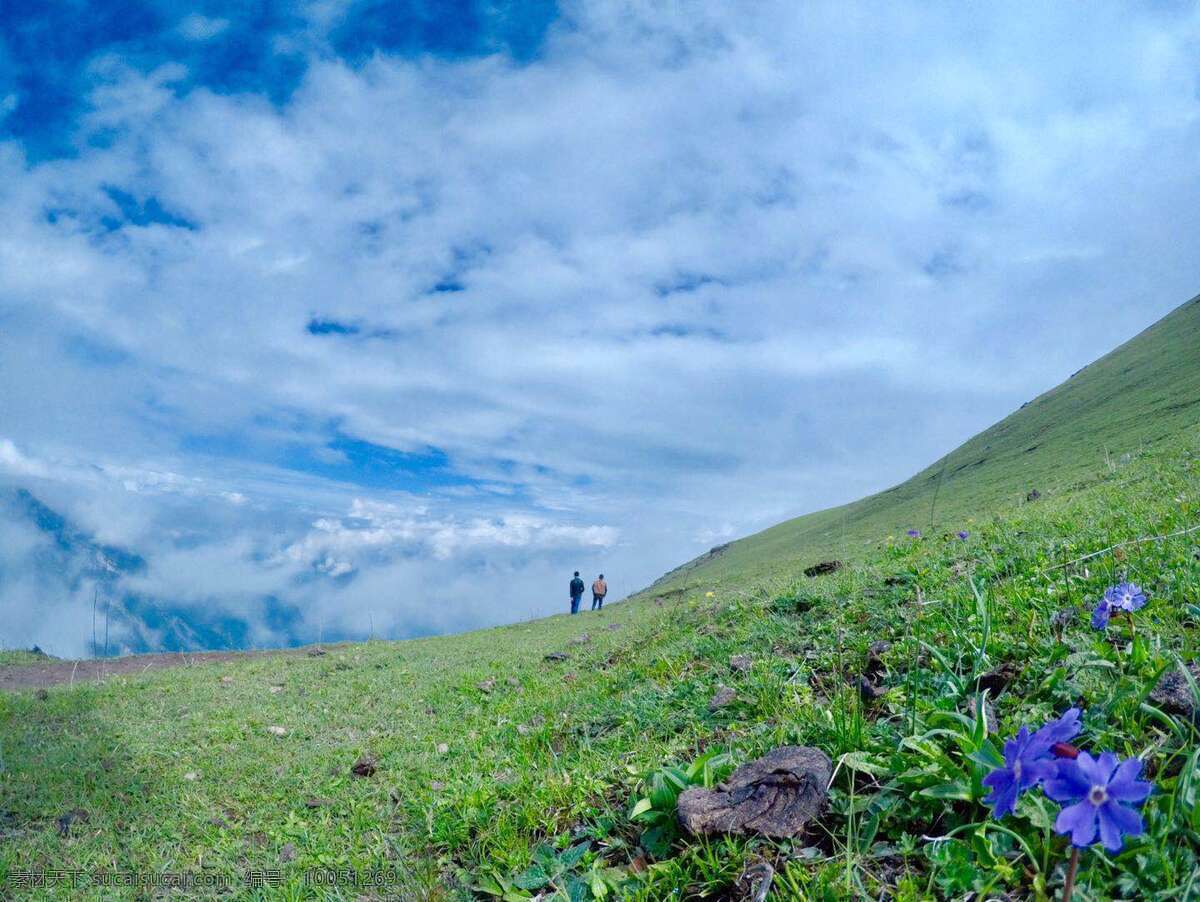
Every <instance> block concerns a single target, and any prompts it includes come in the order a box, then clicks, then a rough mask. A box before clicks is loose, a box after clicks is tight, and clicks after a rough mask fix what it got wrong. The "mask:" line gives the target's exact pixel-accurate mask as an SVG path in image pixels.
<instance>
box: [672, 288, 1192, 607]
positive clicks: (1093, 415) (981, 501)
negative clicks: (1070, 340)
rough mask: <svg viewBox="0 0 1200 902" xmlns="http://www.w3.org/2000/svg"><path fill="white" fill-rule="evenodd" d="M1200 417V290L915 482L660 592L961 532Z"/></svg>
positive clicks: (744, 550) (771, 537) (780, 533)
mask: <svg viewBox="0 0 1200 902" xmlns="http://www.w3.org/2000/svg"><path fill="white" fill-rule="evenodd" d="M1197 423H1200V298H1195V299H1193V300H1191V301H1189V302H1188V303H1186V304H1184V305H1183V306H1182V307H1180V308H1178V309H1177V310H1175V311H1174V312H1173V313H1171V314H1170V315H1169V316H1167V317H1165V318H1164V319H1162V320H1160V321H1159V322H1158V323H1156V324H1155V325H1154V326H1152V327H1150V328H1149V329H1147V330H1146V331H1145V332H1143V333H1142V334H1140V335H1138V336H1137V337H1136V338H1133V339H1132V340H1130V341H1128V342H1126V343H1125V344H1123V345H1122V346H1121V347H1119V348H1117V349H1116V350H1115V351H1113V352H1112V353H1110V354H1107V355H1106V356H1104V357H1102V358H1100V359H1099V360H1097V361H1096V362H1095V363H1093V364H1091V365H1090V366H1087V367H1085V368H1084V369H1082V370H1080V371H1079V372H1078V373H1076V374H1075V375H1073V376H1072V377H1071V378H1070V379H1068V380H1067V381H1066V382H1064V383H1063V384H1062V385H1060V386H1058V387H1057V388H1055V389H1052V390H1051V391H1048V392H1046V393H1045V394H1043V395H1041V396H1039V397H1038V398H1036V399H1034V400H1033V401H1031V402H1029V403H1028V404H1026V405H1023V406H1022V407H1021V409H1020V410H1018V411H1017V412H1016V413H1013V414H1012V415H1010V416H1008V417H1006V418H1005V419H1003V420H1001V421H1000V422H999V423H997V424H996V425H995V426H992V427H991V428H990V429H987V430H985V431H983V432H981V433H979V435H977V436H975V437H974V438H972V439H971V440H970V441H968V442H966V443H965V444H963V445H961V446H960V447H958V448H956V449H955V450H953V451H951V452H950V453H949V454H948V455H947V456H946V457H945V458H943V459H942V460H939V461H935V462H934V463H933V464H932V465H931V466H929V467H927V468H926V469H924V470H922V471H921V472H920V473H918V474H917V475H916V476H914V477H912V478H911V479H909V480H908V481H907V482H904V483H901V484H900V485H898V486H895V487H894V488H891V489H888V490H887V491H884V492H880V493H879V494H877V495H871V496H870V497H868V498H863V499H862V500H860V501H855V502H853V503H852V504H847V505H844V506H842V507H835V508H830V509H829V510H823V511H819V512H817V513H813V514H808V515H807V516H803V517H797V518H796V519H794V520H788V521H786V522H784V523H780V524H779V525H777V526H773V527H771V528H770V529H767V530H764V531H763V532H760V533H758V534H757V535H753V536H749V537H748V538H745V539H742V540H740V541H737V542H733V543H732V544H730V545H729V546H727V547H726V548H725V549H724V550H723V551H722V552H721V553H720V554H719V555H715V556H712V557H709V556H707V555H706V556H704V557H702V558H699V559H697V560H696V561H694V562H692V563H691V564H688V565H685V566H684V567H682V568H680V569H679V570H676V571H673V572H672V573H669V574H667V576H665V577H664V578H663V579H662V580H660V581H659V583H658V584H656V586H655V588H656V589H660V590H669V589H672V588H679V587H681V586H686V585H690V584H697V585H698V584H701V583H712V582H713V581H714V580H715V581H722V580H725V579H729V578H733V579H741V578H743V577H744V576H745V575H746V574H747V573H752V572H753V573H761V572H764V571H773V572H777V573H786V572H788V571H789V570H791V569H794V567H795V565H796V564H797V563H806V564H811V563H814V562H815V561H816V560H818V559H820V558H821V557H828V556H833V555H840V554H850V555H856V554H861V552H862V548H863V546H864V545H869V544H873V543H876V542H878V541H879V540H880V539H881V538H883V537H885V536H887V535H903V534H904V533H905V532H906V531H907V530H908V529H910V528H915V529H919V530H921V531H923V532H926V533H934V532H936V531H937V530H946V529H951V528H954V529H957V526H955V524H959V523H961V522H962V521H963V519H964V518H965V517H968V516H971V515H973V514H975V513H977V512H979V511H984V510H994V509H997V508H998V507H1000V506H1011V505H1015V504H1017V503H1019V502H1021V501H1023V500H1024V499H1025V497H1026V495H1027V493H1028V492H1030V491H1031V490H1033V489H1037V490H1038V491H1039V492H1040V493H1042V494H1043V495H1045V494H1052V493H1056V492H1064V491H1068V490H1070V489H1071V488H1073V487H1076V486H1078V485H1080V484H1085V483H1088V482H1090V481H1094V480H1095V479H1097V478H1099V477H1100V476H1101V475H1103V474H1104V473H1106V472H1108V471H1110V470H1111V469H1112V466H1113V465H1114V464H1115V463H1116V462H1117V461H1118V460H1119V459H1120V458H1121V456H1122V455H1124V454H1127V453H1130V452H1133V451H1137V450H1139V449H1142V448H1145V447H1149V446H1152V445H1154V444H1155V443H1156V442H1159V441H1161V440H1163V439H1164V438H1174V437H1175V436H1178V435H1179V434H1180V432H1181V431H1183V430H1185V429H1187V428H1188V427H1190V426H1194V425H1196V424H1197Z"/></svg>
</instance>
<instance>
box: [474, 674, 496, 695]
mask: <svg viewBox="0 0 1200 902" xmlns="http://www.w3.org/2000/svg"><path fill="white" fill-rule="evenodd" d="M476 685H477V686H478V687H479V691H480V692H491V691H492V690H493V689H495V688H496V678H495V677H488V678H487V679H486V680H482V681H481V682H479V683H477V684H476Z"/></svg>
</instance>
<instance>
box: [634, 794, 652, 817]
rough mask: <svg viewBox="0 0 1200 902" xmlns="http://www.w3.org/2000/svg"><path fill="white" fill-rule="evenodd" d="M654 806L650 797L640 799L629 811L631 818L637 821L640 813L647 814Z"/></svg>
mask: <svg viewBox="0 0 1200 902" xmlns="http://www.w3.org/2000/svg"><path fill="white" fill-rule="evenodd" d="M653 808H654V803H653V802H651V801H650V800H649V799H638V801H637V804H636V805H634V806H633V808H632V809H630V811H629V819H630V820H631V821H636V820H637V819H638V817H639V816H640V815H643V814H645V813H646V812H647V811H650V810H651V809H653Z"/></svg>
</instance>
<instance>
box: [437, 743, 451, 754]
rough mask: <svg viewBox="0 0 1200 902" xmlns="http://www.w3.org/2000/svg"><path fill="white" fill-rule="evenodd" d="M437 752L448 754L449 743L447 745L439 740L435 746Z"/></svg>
mask: <svg viewBox="0 0 1200 902" xmlns="http://www.w3.org/2000/svg"><path fill="white" fill-rule="evenodd" d="M437 753H438V754H439V755H448V754H450V746H449V745H447V744H446V743H444V742H439V743H438V746H437Z"/></svg>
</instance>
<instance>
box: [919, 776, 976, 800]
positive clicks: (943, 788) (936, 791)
mask: <svg viewBox="0 0 1200 902" xmlns="http://www.w3.org/2000/svg"><path fill="white" fill-rule="evenodd" d="M918 795H922V796H925V798H927V799H958V800H960V801H963V802H969V801H971V799H972V798H973V796H972V795H971V788H970V787H969V786H966V785H964V784H963V783H960V782H957V781H955V782H954V783H942V784H939V785H938V786H930V787H928V788H926V789H922V790H921V791H920V792H919V793H918Z"/></svg>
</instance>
